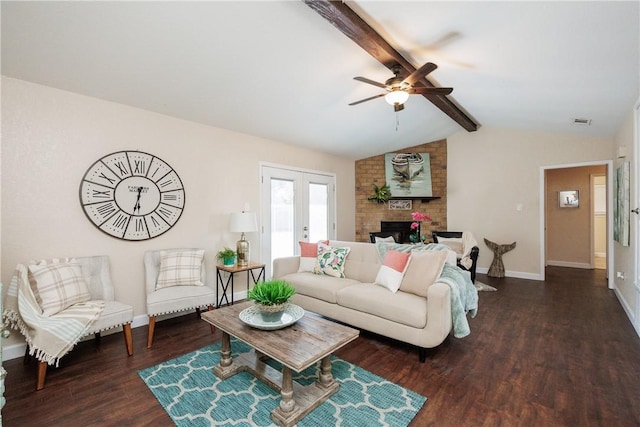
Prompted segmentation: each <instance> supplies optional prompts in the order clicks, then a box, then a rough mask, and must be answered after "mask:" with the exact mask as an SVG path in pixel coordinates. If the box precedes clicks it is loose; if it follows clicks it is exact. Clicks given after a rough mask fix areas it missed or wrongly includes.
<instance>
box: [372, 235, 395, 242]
mask: <svg viewBox="0 0 640 427" xmlns="http://www.w3.org/2000/svg"><path fill="white" fill-rule="evenodd" d="M395 242H396V241H395V239H394V238H393V236H387V237H378V236H376V243H395Z"/></svg>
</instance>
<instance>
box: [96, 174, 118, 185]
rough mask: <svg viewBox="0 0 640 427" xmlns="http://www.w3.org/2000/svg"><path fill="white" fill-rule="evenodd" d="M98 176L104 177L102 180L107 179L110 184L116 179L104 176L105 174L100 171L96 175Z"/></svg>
mask: <svg viewBox="0 0 640 427" xmlns="http://www.w3.org/2000/svg"><path fill="white" fill-rule="evenodd" d="M98 178H102V179H104V180H107V181H109V184H112V185H113V183H114V182H116V180H115V179H113V178H110V177H108V176H106V175H105V174H104V172H100V175H98Z"/></svg>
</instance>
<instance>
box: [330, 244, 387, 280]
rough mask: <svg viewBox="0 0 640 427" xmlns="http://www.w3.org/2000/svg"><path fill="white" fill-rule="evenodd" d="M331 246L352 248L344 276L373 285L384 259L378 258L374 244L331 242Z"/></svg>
mask: <svg viewBox="0 0 640 427" xmlns="http://www.w3.org/2000/svg"><path fill="white" fill-rule="evenodd" d="M329 244H330V245H331V246H335V247H341V248H350V249H351V251H350V252H349V256H348V257H347V261H346V262H345V266H344V276H345V277H347V278H349V279H356V280H359V281H360V282H362V283H373V281H374V280H376V275H377V274H378V270H379V269H380V266H381V265H382V258H383V257H380V258H379V257H378V250H377V249H376V245H375V244H373V243H364V242H345V241H339V240H331V241H329Z"/></svg>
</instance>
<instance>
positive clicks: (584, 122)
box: [573, 119, 591, 126]
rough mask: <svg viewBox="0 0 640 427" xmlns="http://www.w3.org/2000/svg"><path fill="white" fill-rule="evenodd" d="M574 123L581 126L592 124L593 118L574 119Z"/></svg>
mask: <svg viewBox="0 0 640 427" xmlns="http://www.w3.org/2000/svg"><path fill="white" fill-rule="evenodd" d="M573 124H574V125H580V126H590V125H591V119H573Z"/></svg>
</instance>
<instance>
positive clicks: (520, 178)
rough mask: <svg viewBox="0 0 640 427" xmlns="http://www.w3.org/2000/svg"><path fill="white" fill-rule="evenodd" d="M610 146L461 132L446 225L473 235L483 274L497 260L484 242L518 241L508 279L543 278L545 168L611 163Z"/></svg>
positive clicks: (526, 134) (454, 145)
mask: <svg viewBox="0 0 640 427" xmlns="http://www.w3.org/2000/svg"><path fill="white" fill-rule="evenodd" d="M612 147H613V143H612V141H611V140H610V139H607V138H593V137H591V138H588V137H582V136H579V135H566V134H553V133H544V132H532V131H519V130H510V129H496V128H489V127H482V128H480V129H479V130H478V131H477V132H472V133H468V132H464V131H461V132H458V133H457V134H455V135H453V136H451V137H449V138H448V139H447V153H448V164H447V172H448V173H447V199H448V205H447V222H448V227H449V228H450V229H451V230H471V231H473V233H474V234H475V236H476V238H477V240H478V242H479V243H480V257H479V261H478V266H479V268H480V270H481V271H486V269H488V267H489V265H490V264H491V261H492V259H493V254H492V253H491V252H490V251H489V249H488V248H487V247H486V245H485V244H484V243H483V240H482V239H483V238H487V239H489V240H492V241H494V242H497V243H511V242H517V247H516V248H515V249H514V250H513V251H511V252H508V253H507V254H505V255H504V264H505V269H506V270H507V275H511V276H516V277H524V278H531V279H540V278H541V275H542V274H543V273H544V272H543V271H541V268H540V265H541V261H540V252H541V248H540V246H541V242H542V240H543V238H542V236H541V235H540V234H541V233H540V221H541V216H540V175H541V171H542V169H541V168H542V167H545V166H552V165H561V164H572V163H579V162H590V161H604V160H610V159H611V157H612V155H611V153H612ZM518 205H521V206H522V210H518V209H517V208H518Z"/></svg>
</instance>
